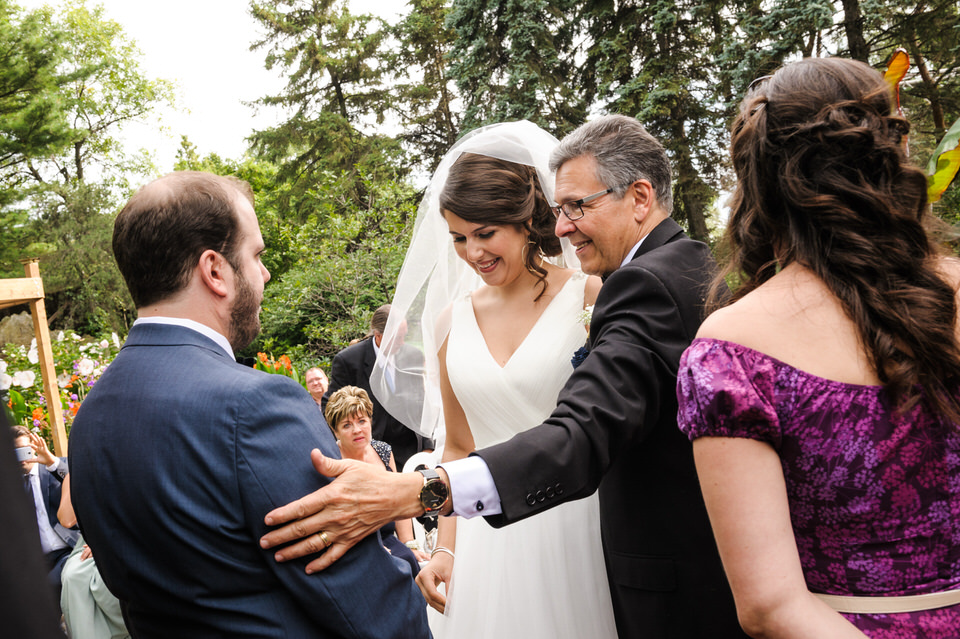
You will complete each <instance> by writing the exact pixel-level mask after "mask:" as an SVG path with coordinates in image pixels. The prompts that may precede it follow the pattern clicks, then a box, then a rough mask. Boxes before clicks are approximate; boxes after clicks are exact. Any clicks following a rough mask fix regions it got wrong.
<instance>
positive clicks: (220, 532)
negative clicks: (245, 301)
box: [70, 324, 429, 638]
mask: <svg viewBox="0 0 960 639" xmlns="http://www.w3.org/2000/svg"><path fill="white" fill-rule="evenodd" d="M315 447H316V448H320V449H321V450H322V451H323V453H324V454H325V455H328V456H331V457H339V452H338V450H337V446H336V443H335V441H334V439H333V437H332V435H331V433H330V431H329V429H328V428H327V427H326V424H325V423H324V422H323V419H322V417H321V416H320V415H319V414H318V412H317V408H316V404H315V403H314V401H313V400H312V399H311V398H310V395H308V394H307V392H306V391H305V390H304V389H303V388H302V387H300V386H299V385H298V384H297V383H295V382H293V381H292V380H290V379H288V378H286V377H283V376H281V375H270V374H267V373H263V372H261V371H256V370H253V369H251V368H248V367H245V366H243V365H240V364H237V363H236V362H235V361H234V360H232V359H230V358H229V357H228V356H227V355H226V354H225V353H224V352H223V350H222V349H221V348H220V347H219V346H217V345H216V344H214V342H212V341H211V340H209V339H207V338H206V337H204V336H202V335H201V334H199V333H197V332H195V331H192V330H189V329H186V328H182V327H178V326H168V325H159V324H142V325H137V326H134V327H133V329H132V330H131V331H130V336H129V338H128V339H127V342H126V344H125V345H124V347H123V349H122V350H121V352H120V354H119V355H118V356H117V358H116V359H115V360H114V362H113V363H112V364H110V366H109V367H108V368H107V370H106V371H105V372H104V374H103V376H102V377H101V378H100V380H99V381H98V382H97V385H96V386H95V387H94V388H93V390H92V391H91V392H90V394H89V395H88V396H87V398H86V399H85V400H84V402H83V406H82V407H81V409H80V411H79V413H78V414H77V417H76V420H75V421H74V425H73V430H72V432H71V442H70V466H71V472H72V474H73V479H72V482H73V494H74V505H75V509H76V512H77V516H78V518H79V520H80V523H81V527H82V529H83V532H84V536H85V538H86V540H87V543H89V545H90V547H91V548H92V549H93V552H94V555H95V556H96V558H97V565H98V567H99V568H100V572H101V574H102V576H103V579H104V581H105V582H106V584H107V586H108V587H109V588H110V590H111V591H112V592H113V593H114V594H115V595H116V596H117V597H118V598H119V599H120V600H121V603H122V604H123V606H124V610H125V616H126V620H127V625H128V628H129V629H130V631H131V634H132V635H133V636H134V637H137V638H141V637H156V638H160V637H163V638H168V637H378V638H380V637H427V636H429V630H428V629H427V624H426V611H425V603H424V600H423V597H422V596H421V595H420V593H419V591H418V590H417V587H416V585H415V584H414V582H413V580H412V579H411V578H410V571H409V568H404V567H403V565H402V563H401V562H400V561H399V560H396V559H394V558H393V557H391V556H390V555H389V554H388V553H387V551H386V550H384V548H383V547H382V545H381V543H380V539H379V536H378V535H372V536H370V537H368V538H367V539H365V540H364V541H362V542H360V543H359V544H357V546H356V547H354V548H353V549H352V550H350V551H349V552H348V553H347V554H346V555H345V556H344V557H343V558H342V559H340V560H339V561H337V562H336V563H334V565H333V566H332V567H330V568H328V569H327V570H324V571H322V572H320V573H317V574H314V575H307V574H306V573H305V572H304V567H305V565H306V563H307V562H306V560H295V561H292V562H288V563H277V562H276V561H274V559H273V551H266V550H261V549H260V546H259V543H258V540H259V538H260V536H261V535H263V534H264V533H265V532H267V527H266V526H265V525H264V523H263V518H264V515H266V513H267V512H269V511H270V510H272V509H273V508H275V507H277V506H281V505H283V504H286V503H288V502H290V501H292V500H294V499H297V498H299V497H302V496H303V495H305V494H307V493H309V492H312V491H314V490H316V489H317V488H319V487H321V486H322V485H325V484H326V483H328V481H329V480H327V479H326V478H325V477H322V476H320V475H319V474H318V473H317V472H316V471H315V470H314V469H313V466H312V464H311V463H310V459H309V453H310V450H311V449H312V448H315Z"/></svg>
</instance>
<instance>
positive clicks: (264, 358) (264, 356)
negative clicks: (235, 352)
mask: <svg viewBox="0 0 960 639" xmlns="http://www.w3.org/2000/svg"><path fill="white" fill-rule="evenodd" d="M257 359H259V360H260V361H261V362H263V363H264V364H266V363H267V354H266V353H257Z"/></svg>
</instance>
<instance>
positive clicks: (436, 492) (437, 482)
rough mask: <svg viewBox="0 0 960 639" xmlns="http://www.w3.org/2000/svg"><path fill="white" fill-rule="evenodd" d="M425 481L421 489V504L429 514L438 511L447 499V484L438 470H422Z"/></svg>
mask: <svg viewBox="0 0 960 639" xmlns="http://www.w3.org/2000/svg"><path fill="white" fill-rule="evenodd" d="M421 473H422V474H423V476H424V479H425V482H424V484H423V488H421V489H420V504H421V505H422V506H423V509H424V510H425V511H426V512H427V514H429V513H432V512H436V511H438V510H439V509H440V508H441V507H442V506H443V504H444V503H446V501H447V497H448V496H449V495H448V492H447V486H446V484H444V483H443V480H442V479H440V476H439V475H437V473H436V471H430V472H429V473H428V472H425V471H421Z"/></svg>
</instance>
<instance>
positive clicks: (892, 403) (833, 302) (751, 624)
mask: <svg viewBox="0 0 960 639" xmlns="http://www.w3.org/2000/svg"><path fill="white" fill-rule="evenodd" d="M891 98H892V96H891V92H890V89H889V87H888V85H887V83H886V82H885V81H884V79H883V78H882V77H881V75H880V74H879V73H877V72H876V71H874V70H873V69H872V68H870V67H869V66H867V65H866V64H863V63H860V62H855V61H851V60H842V59H839V58H814V59H806V60H803V61H801V62H797V63H795V64H791V65H789V66H786V67H784V68H782V69H780V70H779V71H777V72H776V73H775V74H774V75H773V76H772V77H770V78H768V79H765V80H763V81H762V82H760V83H757V84H756V86H755V87H754V88H753V89H752V90H751V91H749V92H748V94H747V97H746V98H745V100H744V101H743V103H742V104H741V107H740V114H739V115H738V116H737V118H736V120H735V121H734V124H733V133H732V138H731V154H732V157H733V166H734V169H735V170H736V173H737V178H738V183H737V187H736V190H735V192H734V197H733V206H732V215H731V217H730V221H729V225H728V227H727V231H726V241H727V243H728V246H729V248H730V251H731V253H730V262H729V265H728V266H727V268H726V271H725V273H724V274H723V275H724V276H730V275H733V277H732V278H729V277H727V279H728V280H729V281H736V282H738V283H739V286H738V287H737V288H736V290H735V291H734V294H733V299H732V304H730V305H729V306H726V307H725V308H723V309H721V310H718V311H717V312H715V313H714V314H713V315H711V316H710V317H709V318H708V319H707V320H706V321H705V322H704V324H703V326H702V327H701V329H700V331H699V333H698V338H697V339H696V340H695V341H694V342H693V344H692V345H691V346H690V348H689V349H688V350H687V352H686V353H685V354H684V357H683V360H682V362H681V371H680V374H679V383H678V391H677V393H678V396H679V399H680V410H679V420H678V423H679V425H680V427H681V429H682V430H684V431H685V432H686V433H687V434H688V435H689V437H690V438H691V439H694V440H695V441H694V444H693V446H694V455H695V459H696V465H697V472H698V474H699V478H700V483H701V485H702V488H703V495H704V499H705V502H706V505H707V510H708V512H709V515H710V520H711V523H712V525H713V529H714V533H715V535H716V539H717V544H718V547H719V549H720V554H721V558H722V560H723V564H724V568H725V570H726V573H727V575H728V578H729V581H730V585H731V587H732V590H733V594H734V597H735V600H736V605H737V611H738V614H739V618H740V621H741V624H742V625H743V627H744V629H745V630H746V631H747V632H748V633H749V634H751V635H753V636H756V637H760V636H762V637H836V638H839V637H863V636H864V635H867V636H873V637H955V636H957V629H958V628H960V590H957V589H958V588H960V560H958V557H960V554H958V547H957V539H960V518H958V517H957V516H956V515H957V513H958V512H960V455H958V452H957V451H958V450H960V431H958V424H960V406H958V397H960V344H958V339H957V328H958V327H957V303H956V295H957V289H958V285H960V262H958V261H957V260H956V259H955V258H948V257H945V256H944V253H943V252H942V251H941V249H940V247H939V246H938V245H937V244H935V243H934V241H932V240H931V239H930V237H929V236H928V234H927V232H926V231H925V229H924V224H925V223H926V222H927V221H928V220H929V217H930V216H929V210H928V207H927V202H926V179H925V177H924V175H923V173H922V172H921V171H919V170H918V169H916V168H914V167H913V166H912V165H911V164H910V162H909V161H908V159H907V156H906V153H905V146H904V142H905V139H904V138H905V136H906V133H907V131H908V125H907V122H906V121H905V120H903V119H902V118H901V117H899V116H897V115H896V113H895V111H894V110H893V108H892V107H891V104H892V102H891ZM723 281H724V277H723V276H721V277H720V278H718V279H717V283H720V282H723ZM944 591H946V592H944ZM932 593H938V594H932Z"/></svg>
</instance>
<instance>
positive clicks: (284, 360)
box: [280, 355, 293, 371]
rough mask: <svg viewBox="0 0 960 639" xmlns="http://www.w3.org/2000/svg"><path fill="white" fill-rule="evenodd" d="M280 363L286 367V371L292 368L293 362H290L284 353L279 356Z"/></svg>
mask: <svg viewBox="0 0 960 639" xmlns="http://www.w3.org/2000/svg"><path fill="white" fill-rule="evenodd" d="M280 363H281V364H283V367H284V368H286V369H287V371H291V370H293V362H291V361H290V358H289V357H287V356H286V355H281V356H280Z"/></svg>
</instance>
